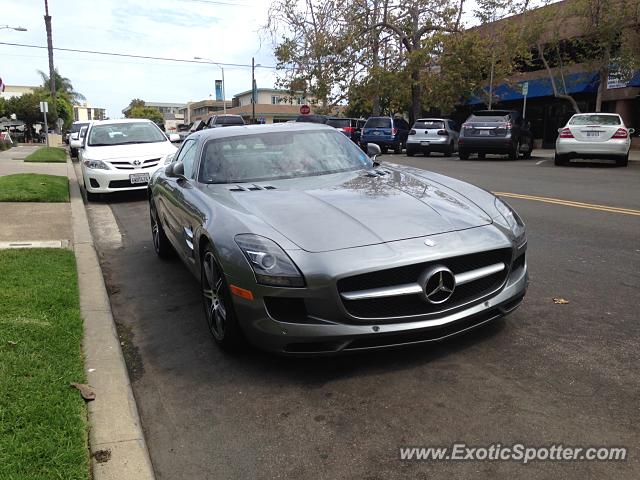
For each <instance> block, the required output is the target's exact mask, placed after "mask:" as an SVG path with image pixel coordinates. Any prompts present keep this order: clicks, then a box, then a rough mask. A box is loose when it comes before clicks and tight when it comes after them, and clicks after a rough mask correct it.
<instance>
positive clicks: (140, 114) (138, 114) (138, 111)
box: [127, 106, 164, 125]
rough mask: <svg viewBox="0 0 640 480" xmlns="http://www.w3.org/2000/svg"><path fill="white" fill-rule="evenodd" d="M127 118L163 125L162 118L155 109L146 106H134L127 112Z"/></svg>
mask: <svg viewBox="0 0 640 480" xmlns="http://www.w3.org/2000/svg"><path fill="white" fill-rule="evenodd" d="M127 113H128V115H127V118H146V119H148V120H151V121H152V122H155V123H156V124H158V125H160V124H162V123H164V117H163V116H162V114H161V113H160V111H159V110H158V109H157V108H153V107H146V106H135V107H133V108H132V109H131V110H129V112H127Z"/></svg>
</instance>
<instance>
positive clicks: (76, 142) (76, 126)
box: [69, 122, 89, 158]
mask: <svg viewBox="0 0 640 480" xmlns="http://www.w3.org/2000/svg"><path fill="white" fill-rule="evenodd" d="M88 125H89V122H73V124H71V130H70V131H69V156H70V157H71V158H77V157H78V148H80V145H81V141H80V140H81V139H80V129H81V128H82V127H86V126H88Z"/></svg>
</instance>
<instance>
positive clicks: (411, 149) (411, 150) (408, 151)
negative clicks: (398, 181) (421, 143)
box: [407, 147, 416, 157]
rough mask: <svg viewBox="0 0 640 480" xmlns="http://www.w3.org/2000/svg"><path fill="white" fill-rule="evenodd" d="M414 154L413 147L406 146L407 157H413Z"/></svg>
mask: <svg viewBox="0 0 640 480" xmlns="http://www.w3.org/2000/svg"><path fill="white" fill-rule="evenodd" d="M415 154H416V152H415V150H414V149H413V148H409V147H407V157H413V156H414V155H415Z"/></svg>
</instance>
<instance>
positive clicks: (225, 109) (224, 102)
mask: <svg viewBox="0 0 640 480" xmlns="http://www.w3.org/2000/svg"><path fill="white" fill-rule="evenodd" d="M193 59H194V60H205V61H207V62H209V63H212V64H214V65H217V66H218V67H220V70H221V71H222V108H223V111H224V114H225V115H226V114H227V95H226V93H225V90H224V86H225V83H224V67H223V66H222V65H220V64H219V63H216V62H214V61H213V60H211V59H209V58H203V57H193Z"/></svg>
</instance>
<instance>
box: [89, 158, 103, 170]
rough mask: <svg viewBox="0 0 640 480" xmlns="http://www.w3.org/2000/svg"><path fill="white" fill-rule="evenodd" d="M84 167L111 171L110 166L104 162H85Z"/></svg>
mask: <svg viewBox="0 0 640 480" xmlns="http://www.w3.org/2000/svg"><path fill="white" fill-rule="evenodd" d="M84 166H85V167H87V168H94V169H97V170H109V165H107V164H106V163H104V162H103V161H102V160H85V161H84Z"/></svg>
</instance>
